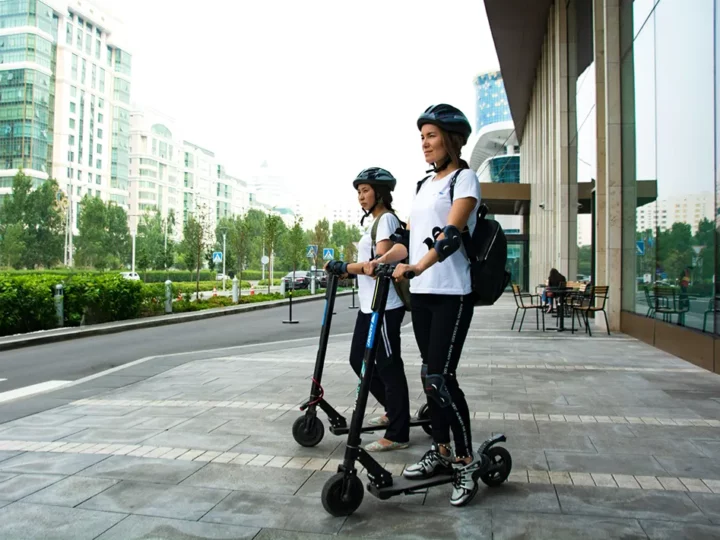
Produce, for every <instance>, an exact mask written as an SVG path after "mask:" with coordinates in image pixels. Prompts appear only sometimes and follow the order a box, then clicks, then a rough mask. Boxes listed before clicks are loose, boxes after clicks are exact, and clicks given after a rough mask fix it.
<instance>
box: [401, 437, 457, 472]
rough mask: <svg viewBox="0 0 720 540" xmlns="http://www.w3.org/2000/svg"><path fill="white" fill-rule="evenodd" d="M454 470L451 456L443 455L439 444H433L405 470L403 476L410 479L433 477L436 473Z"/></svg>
mask: <svg viewBox="0 0 720 540" xmlns="http://www.w3.org/2000/svg"><path fill="white" fill-rule="evenodd" d="M451 472H452V461H451V457H450V456H443V455H442V454H441V453H440V448H439V447H438V445H436V444H433V445H432V446H431V447H430V450H428V451H427V452H425V455H424V456H423V457H422V458H421V459H420V461H418V462H417V463H414V464H413V465H410V466H409V467H407V468H406V469H405V470H404V471H403V476H404V477H405V478H410V479H419V478H431V477H433V476H435V475H436V474H442V473H445V474H448V473H451Z"/></svg>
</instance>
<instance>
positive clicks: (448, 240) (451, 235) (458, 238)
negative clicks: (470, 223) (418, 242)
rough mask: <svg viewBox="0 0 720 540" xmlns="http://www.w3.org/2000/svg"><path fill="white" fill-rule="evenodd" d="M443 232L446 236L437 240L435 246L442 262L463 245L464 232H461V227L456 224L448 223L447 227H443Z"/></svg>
mask: <svg viewBox="0 0 720 540" xmlns="http://www.w3.org/2000/svg"><path fill="white" fill-rule="evenodd" d="M443 234H444V235H445V238H443V239H442V240H436V241H435V246H434V247H435V251H437V254H438V260H439V261H440V262H442V261H444V260H445V259H447V258H448V257H449V256H450V255H452V254H453V253H455V252H456V251H457V250H458V249H460V246H462V234H461V233H460V229H458V228H457V227H455V226H454V225H448V226H447V227H445V228H444V229H443Z"/></svg>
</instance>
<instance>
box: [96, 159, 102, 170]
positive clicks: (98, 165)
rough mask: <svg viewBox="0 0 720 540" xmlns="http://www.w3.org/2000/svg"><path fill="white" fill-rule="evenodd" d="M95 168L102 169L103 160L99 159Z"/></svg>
mask: <svg viewBox="0 0 720 540" xmlns="http://www.w3.org/2000/svg"><path fill="white" fill-rule="evenodd" d="M95 168H96V169H102V159H98V160H97V161H96V162H95Z"/></svg>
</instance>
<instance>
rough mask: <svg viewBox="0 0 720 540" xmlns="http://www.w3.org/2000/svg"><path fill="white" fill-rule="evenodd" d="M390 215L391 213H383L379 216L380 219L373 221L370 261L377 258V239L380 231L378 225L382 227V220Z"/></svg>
mask: <svg viewBox="0 0 720 540" xmlns="http://www.w3.org/2000/svg"><path fill="white" fill-rule="evenodd" d="M388 213H391V212H383V213H382V214H380V215H378V217H376V218H375V219H373V224H372V227H371V228H370V259H371V260H372V259H374V258H375V238H377V230H378V225H380V218H381V217H383V216H384V215H385V214H388Z"/></svg>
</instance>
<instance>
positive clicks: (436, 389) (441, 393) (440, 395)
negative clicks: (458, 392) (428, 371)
mask: <svg viewBox="0 0 720 540" xmlns="http://www.w3.org/2000/svg"><path fill="white" fill-rule="evenodd" d="M423 388H424V389H425V395H427V396H428V397H429V398H431V399H433V400H434V401H435V403H437V404H438V405H440V407H447V406H449V405H450V403H452V398H451V397H450V392H449V391H448V387H447V384H446V382H445V376H444V375H426V376H425V384H424V385H423Z"/></svg>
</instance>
